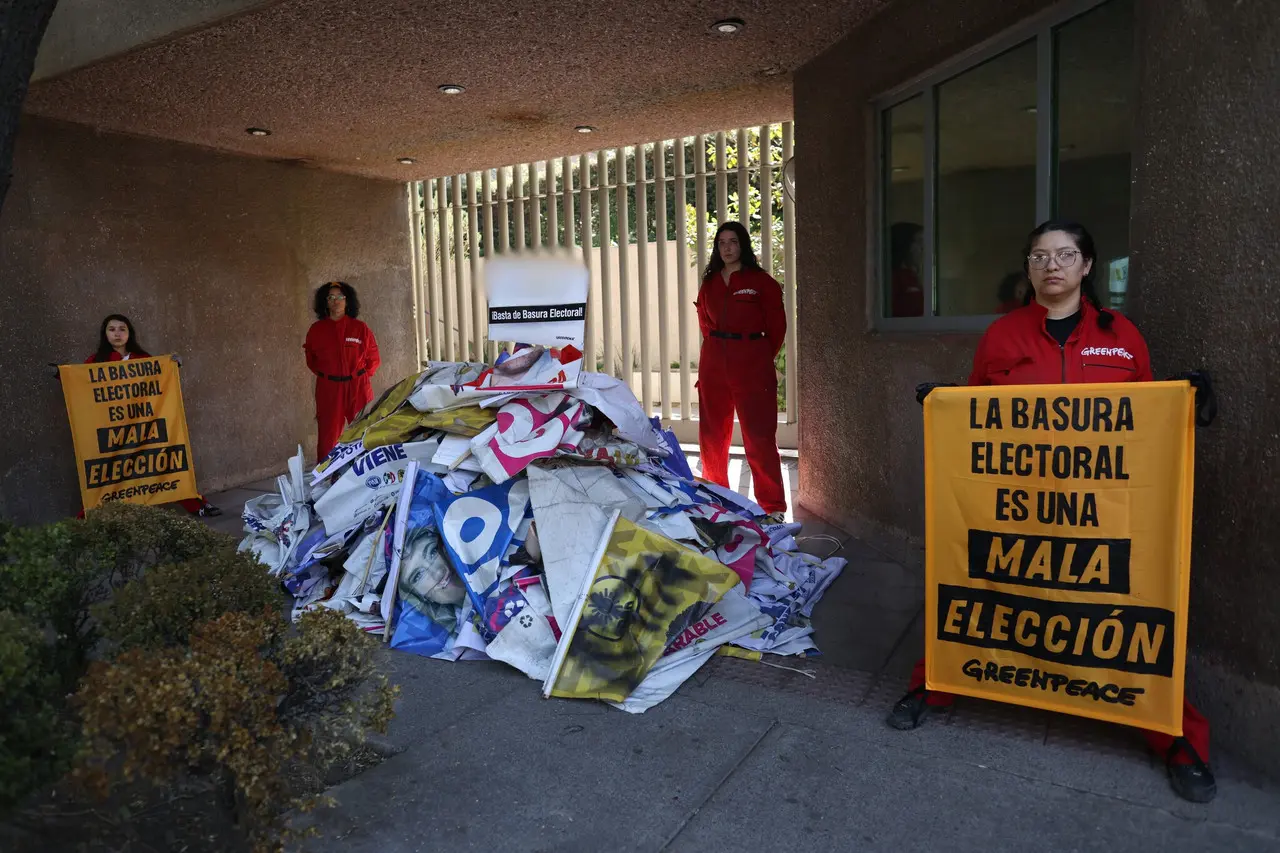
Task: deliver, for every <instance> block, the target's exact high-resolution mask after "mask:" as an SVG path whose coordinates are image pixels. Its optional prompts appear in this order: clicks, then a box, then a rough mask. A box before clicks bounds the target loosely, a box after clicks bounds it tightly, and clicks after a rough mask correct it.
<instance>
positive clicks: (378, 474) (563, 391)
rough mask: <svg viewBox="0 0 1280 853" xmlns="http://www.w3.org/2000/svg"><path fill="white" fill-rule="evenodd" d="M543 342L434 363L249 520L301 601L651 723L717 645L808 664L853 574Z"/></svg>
mask: <svg viewBox="0 0 1280 853" xmlns="http://www.w3.org/2000/svg"><path fill="white" fill-rule="evenodd" d="M582 365H583V362H582V355H581V353H580V352H578V351H577V350H576V349H574V348H573V347H568V348H565V349H564V350H557V349H547V348H545V347H543V346H526V347H522V348H517V349H516V350H515V352H514V353H511V354H507V353H504V354H503V357H502V358H500V359H499V361H498V362H497V363H496V364H494V365H484V364H472V363H453V362H442V363H438V362H432V363H430V364H429V365H428V366H427V369H426V370H424V371H423V372H422V373H421V374H419V375H416V376H411V377H408V378H406V379H405V380H404V381H402V382H400V383H399V384H398V385H396V386H395V387H394V388H392V389H391V390H390V391H388V392H387V393H386V394H385V395H383V397H382V398H381V399H380V400H378V401H377V402H376V403H375V404H374V405H373V406H372V407H371V409H370V410H369V411H368V412H367V413H366V414H365V416H364V417H363V418H361V419H360V420H359V421H358V422H357V423H355V424H353V425H352V426H351V427H349V428H348V430H347V431H346V432H345V433H344V434H343V436H342V439H341V441H340V443H339V445H338V447H337V448H336V449H335V450H334V451H333V452H332V453H331V454H330V455H329V456H328V457H327V458H326V459H324V460H322V461H321V462H320V463H319V464H318V465H317V466H316V468H315V469H314V471H312V472H311V473H310V475H309V476H308V475H307V474H306V473H305V472H304V470H303V458H302V452H301V449H299V453H298V455H297V456H296V457H294V458H293V459H292V460H291V461H290V463H289V474H288V475H286V476H282V477H280V478H279V493H278V494H267V495H263V496H261V497H258V498H255V499H253V500H251V501H250V502H249V503H248V504H246V505H245V508H244V520H245V529H246V531H247V535H246V537H245V539H244V541H243V542H242V544H241V549H242V550H247V551H252V552H253V553H254V554H256V555H257V556H258V558H259V559H260V560H261V561H262V562H263V563H264V564H265V565H266V566H268V567H269V570H270V571H271V572H272V573H273V574H274V575H276V576H278V577H279V578H280V579H281V582H282V583H283V585H284V587H285V588H286V589H287V590H288V592H289V593H290V594H291V595H292V596H293V597H294V601H295V611H294V613H295V617H296V616H297V615H299V614H301V613H302V612H304V611H306V610H309V609H313V608H318V607H327V608H332V609H334V610H338V611H340V612H342V613H345V614H346V615H347V616H348V618H350V619H351V620H353V621H354V622H356V623H357V624H358V625H360V626H361V627H362V628H363V629H364V630H365V631H367V632H371V633H377V634H379V635H381V636H383V637H385V638H386V639H387V640H388V641H389V642H390V645H391V646H392V648H395V649H400V650H402V651H406V652H412V653H414V654H419V655H424V656H428V657H434V658H442V659H446V660H477V659H481V660H499V661H503V662H505V663H507V664H509V665H511V666H513V667H515V668H517V669H519V670H520V671H522V672H524V673H525V674H526V675H528V676H529V677H530V678H533V679H536V680H538V681H540V682H542V684H543V694H544V695H545V696H563V697H573V698H594V699H600V700H604V701H607V702H609V703H611V704H613V705H615V706H616V707H619V708H622V709H624V710H627V711H630V712H641V711H644V710H646V709H648V708H650V707H652V706H653V705H655V704H657V703H659V702H661V701H662V700H663V699H665V698H666V697H667V696H669V695H671V693H673V692H674V691H675V690H676V688H678V687H679V686H680V684H681V683H683V682H684V681H685V679H687V678H689V677H690V676H691V675H692V674H693V673H694V672H695V671H696V670H697V669H698V668H699V667H700V666H702V665H703V664H704V663H706V662H707V661H708V660H709V659H710V657H711V656H712V655H713V654H715V652H716V651H717V649H718V648H719V647H721V646H723V645H725V644H732V645H735V646H738V647H740V648H742V649H746V650H750V651H754V652H769V653H772V654H778V655H797V654H813V653H815V652H816V649H815V646H814V644H813V641H812V638H811V635H812V633H813V629H812V626H811V624H810V616H811V614H812V610H813V606H814V604H815V603H816V602H817V600H818V599H819V597H820V596H821V595H822V593H823V592H824V591H825V590H826V588H827V587H828V586H829V585H830V584H831V582H832V581H833V580H834V579H835V577H836V576H837V575H838V574H839V573H840V571H841V570H842V569H843V568H844V565H845V561H844V560H843V559H841V558H837V557H831V558H827V559H825V560H823V559H820V558H818V557H814V556H811V555H808V554H805V553H803V552H801V551H800V549H799V547H798V545H797V543H796V540H795V535H796V533H797V532H798V531H799V529H800V526H799V525H795V524H781V525H765V524H762V522H761V521H759V520H758V519H760V516H761V515H762V514H763V513H762V511H761V509H760V508H759V507H758V506H756V505H754V504H753V503H752V502H751V501H749V500H748V499H746V498H745V497H743V496H741V495H738V494H735V493H733V492H731V491H729V490H727V489H724V488H721V487H719V486H715V485H712V484H709V483H706V482H703V481H701V480H699V479H697V478H695V477H694V475H693V473H692V471H691V470H690V468H689V465H688V462H687V461H686V459H685V457H684V454H683V453H682V451H681V449H680V446H679V444H678V443H677V442H676V440H675V438H674V436H673V435H672V434H671V433H670V432H669V431H664V430H663V429H661V425H660V422H659V421H658V420H657V419H656V418H655V419H652V420H650V419H649V418H648V416H647V415H646V413H645V411H644V409H643V408H642V407H641V405H640V403H639V402H638V401H637V399H636V397H635V395H634V394H633V393H632V392H631V390H630V388H629V387H628V386H627V385H626V384H625V383H623V382H622V381H620V380H617V379H614V378H612V377H610V376H607V375H604V374H599V373H589V372H585V371H583V370H582Z"/></svg>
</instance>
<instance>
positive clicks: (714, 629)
mask: <svg viewBox="0 0 1280 853" xmlns="http://www.w3.org/2000/svg"><path fill="white" fill-rule="evenodd" d="M768 624H769V617H768V616H766V615H764V614H763V613H762V612H760V608H759V607H758V606H757V605H756V603H755V602H753V601H752V600H751V599H749V598H748V597H747V596H746V594H745V593H744V592H743V591H742V589H741V588H740V587H734V588H733V589H731V590H729V591H728V592H726V593H725V594H724V597H723V598H721V599H720V600H719V601H718V602H716V603H715V605H713V606H712V608H711V609H710V610H708V611H707V613H706V614H705V615H704V616H703V617H702V618H701V619H699V620H698V621H697V622H695V623H694V624H693V625H691V626H689V627H688V628H686V629H685V630H684V632H683V633H681V634H680V636H678V637H676V639H675V640H673V641H672V642H671V644H670V645H669V646H667V649H666V651H664V652H663V653H662V658H661V659H660V660H658V662H657V663H655V664H654V665H653V667H652V668H651V669H650V670H649V672H648V674H647V675H646V676H645V677H644V680H643V681H641V682H640V684H639V685H637V686H636V688H635V690H633V691H631V695H630V696H628V697H627V698H626V700H625V701H623V702H613V703H610V704H612V705H613V706H614V707H615V708H620V709H622V710H623V711H626V712H627V713H630V714H640V713H643V712H644V711H647V710H649V709H650V708H652V707H653V706H654V705H657V704H658V703H659V702H662V701H663V700H664V699H666V698H667V697H669V696H670V695H671V694H672V693H675V692H676V690H678V689H679V687H680V685H681V684H683V683H684V682H685V681H687V680H688V679H689V677H690V676H692V675H693V674H694V673H695V672H697V671H698V668H699V667H701V666H702V665H703V664H704V663H706V662H707V661H708V660H710V659H711V655H712V654H714V653H715V650H716V649H717V648H719V647H720V646H723V645H725V644H726V643H732V642H733V641H735V640H738V639H741V638H743V637H746V636H749V635H750V634H751V633H752V632H753V631H757V630H760V629H761V628H764V627H766V626H767V625H768Z"/></svg>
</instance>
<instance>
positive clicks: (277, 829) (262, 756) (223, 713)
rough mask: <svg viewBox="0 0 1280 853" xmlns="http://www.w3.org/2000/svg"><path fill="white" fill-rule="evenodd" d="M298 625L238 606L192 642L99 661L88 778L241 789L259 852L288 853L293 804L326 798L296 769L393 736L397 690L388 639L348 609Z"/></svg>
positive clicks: (82, 699)
mask: <svg viewBox="0 0 1280 853" xmlns="http://www.w3.org/2000/svg"><path fill="white" fill-rule="evenodd" d="M287 628H288V625H287V622H286V621H285V620H284V618H283V617H282V616H281V615H279V614H278V613H277V614H272V613H263V614H262V615H257V616H252V615H249V614H246V613H227V614H224V615H222V616H219V617H218V618H217V619H214V620H213V621H211V622H208V623H206V624H204V625H202V626H200V627H198V628H197V629H196V630H195V632H194V633H193V634H192V635H191V644H190V646H189V647H186V648H183V647H170V648H134V649H129V650H127V651H125V652H123V653H122V654H121V655H120V656H119V657H118V658H117V659H116V660H114V661H112V662H109V663H108V662H97V663H95V664H93V666H92V667H91V668H90V670H89V674H88V676H87V677H86V679H85V682H84V684H83V685H82V687H81V688H80V691H79V692H78V694H77V697H76V704H77V707H78V708H79V711H80V714H81V719H82V720H83V726H84V731H83V734H84V740H85V744H86V747H87V748H86V750H85V752H84V753H83V754H82V757H81V761H80V764H79V767H78V768H77V775H78V776H79V777H80V778H81V779H82V780H84V781H86V782H88V783H91V786H92V787H93V788H95V789H97V790H98V791H99V792H100V793H104V794H105V793H107V792H108V791H110V790H111V789H112V788H113V786H114V785H115V784H116V783H117V782H119V781H123V782H130V781H133V780H138V779H140V780H145V781H148V782H151V783H153V784H157V785H165V786H167V785H173V784H176V783H179V782H181V781H183V780H189V779H191V778H192V777H194V778H197V779H200V778H203V779H208V780H210V781H212V782H214V783H215V784H217V785H218V786H219V787H221V788H222V789H223V790H226V791H229V792H231V794H232V795H233V796H231V797H229V798H228V801H229V802H230V803H232V804H234V809H235V811H236V816H237V818H238V819H239V820H240V822H241V823H242V825H243V826H244V827H245V829H246V831H247V832H248V833H249V835H250V838H251V839H252V840H253V842H254V845H255V848H256V849H258V850H263V851H265V850H278V849H280V845H281V842H282V840H283V839H284V838H287V837H288V833H287V831H286V830H285V827H284V825H283V815H284V813H285V811H286V810H288V809H290V808H297V809H301V810H308V809H310V808H312V807H314V805H315V804H316V800H315V799H314V798H312V797H311V796H309V795H307V794H299V793H297V792H295V791H292V790H291V786H290V781H289V777H288V771H289V769H290V768H291V767H294V766H296V765H297V764H299V763H312V764H315V763H319V762H333V761H337V760H341V759H343V758H345V757H346V756H348V755H350V754H351V752H352V751H353V750H354V749H355V746H356V745H357V744H358V743H359V741H360V740H361V739H362V738H363V736H364V734H365V733H366V732H367V731H368V730H369V729H373V730H376V731H385V730H386V725H387V723H388V722H389V721H390V719H391V715H392V705H393V703H394V700H395V696H396V693H397V690H396V688H393V687H391V686H390V685H389V684H388V683H387V679H386V676H385V675H384V674H382V672H381V671H380V670H379V667H378V666H377V656H378V655H379V654H381V650H380V648H379V644H378V643H377V641H376V640H374V639H373V638H371V637H368V636H366V635H365V634H364V633H363V632H361V631H360V630H359V629H358V628H357V627H356V626H355V625H353V624H352V623H351V622H349V621H348V620H347V619H345V618H344V617H343V616H342V615H340V614H338V613H335V612H332V611H328V610H323V609H322V610H319V611H317V612H315V613H308V614H306V615H304V616H303V617H302V618H301V619H300V620H299V622H298V631H297V634H296V635H294V636H286V634H287ZM116 768H118V771H117V769H116ZM117 772H118V773H119V776H118V777H117V776H116V773H117Z"/></svg>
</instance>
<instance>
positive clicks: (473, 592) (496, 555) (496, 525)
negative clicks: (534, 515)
mask: <svg viewBox="0 0 1280 853" xmlns="http://www.w3.org/2000/svg"><path fill="white" fill-rule="evenodd" d="M432 506H433V510H434V512H435V519H436V528H437V529H438V530H439V531H440V538H441V540H442V541H443V543H444V547H445V551H446V553H448V555H449V560H450V562H452V563H453V567H454V569H455V570H457V572H458V574H459V575H460V576H461V577H462V581H463V583H465V584H466V586H467V594H468V596H469V597H470V599H471V603H472V605H473V606H474V607H475V609H476V611H477V612H479V613H483V612H484V609H485V599H487V598H488V597H489V596H490V595H492V594H493V591H494V590H495V589H496V587H497V584H498V576H499V574H500V572H501V569H502V558H503V557H504V556H505V555H506V554H507V551H508V549H509V547H510V546H511V543H512V541H513V539H514V538H515V536H516V532H517V531H518V530H519V529H520V527H521V525H522V523H523V522H524V520H525V516H526V514H528V513H529V512H530V506H529V481H528V480H524V479H521V480H509V481H507V482H506V483H501V484H498V485H493V486H486V487H485V488H483V489H477V490H475V491H473V492H467V493H466V494H464V495H452V494H449V495H445V496H442V497H441V498H439V499H438V500H437V501H436V502H435V503H434V504H433V505H432Z"/></svg>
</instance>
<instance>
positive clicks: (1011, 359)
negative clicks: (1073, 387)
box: [969, 300, 1152, 385]
mask: <svg viewBox="0 0 1280 853" xmlns="http://www.w3.org/2000/svg"><path fill="white" fill-rule="evenodd" d="M1080 310H1081V312H1082V314H1081V317H1080V322H1079V324H1078V325H1077V326H1076V328H1075V330H1074V331H1072V333H1071V336H1070V337H1069V338H1067V342H1066V344H1065V345H1062V344H1059V343H1058V342H1057V340H1055V339H1054V338H1053V336H1052V335H1050V334H1049V332H1048V330H1047V329H1046V328H1045V319H1046V317H1047V316H1048V312H1047V311H1046V310H1045V308H1044V307H1043V306H1041V305H1040V304H1038V303H1035V302H1033V303H1031V304H1030V305H1027V306H1024V307H1022V308H1019V309H1017V310H1016V311H1011V312H1010V313H1008V314H1005V315H1004V316H1003V317H1001V318H1000V319H999V320H996V321H995V322H994V323H992V324H991V326H990V327H989V328H988V329H987V332H986V334H985V335H983V336H982V340H981V341H979V342H978V351H977V352H976V353H974V356H973V373H972V374H970V376H969V384H970V385H1057V384H1062V383H1082V382H1150V381H1151V379H1152V376H1151V357H1150V355H1149V354H1148V352H1147V342H1146V341H1144V340H1143V339H1142V333H1141V332H1139V331H1138V327H1137V326H1135V325H1133V323H1132V322H1131V321H1130V320H1129V319H1128V318H1126V317H1124V316H1122V315H1120V314H1117V313H1116V312H1115V311H1110V312H1108V313H1110V314H1111V316H1112V318H1113V319H1112V323H1111V326H1110V327H1109V328H1107V329H1103V328H1101V327H1100V326H1099V325H1098V309H1096V308H1094V307H1093V306H1092V305H1090V304H1089V303H1088V301H1087V300H1081V306H1080Z"/></svg>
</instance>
